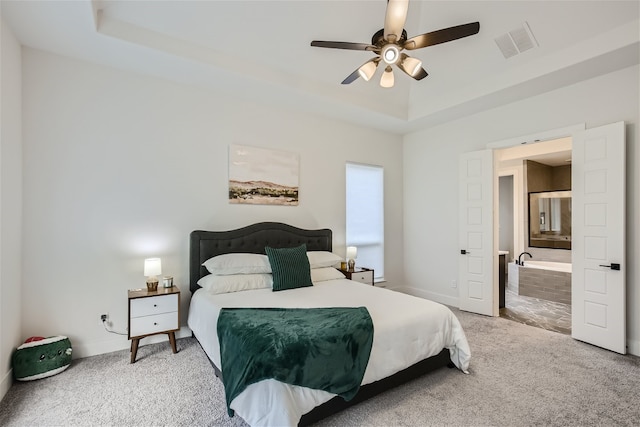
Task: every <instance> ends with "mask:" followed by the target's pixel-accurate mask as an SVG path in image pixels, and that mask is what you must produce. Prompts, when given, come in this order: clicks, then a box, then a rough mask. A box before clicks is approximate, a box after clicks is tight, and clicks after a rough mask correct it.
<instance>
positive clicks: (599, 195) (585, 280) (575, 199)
mask: <svg viewBox="0 0 640 427" xmlns="http://www.w3.org/2000/svg"><path fill="white" fill-rule="evenodd" d="M624 133H625V132H624V123H623V122H620V123H614V124H610V125H607V126H602V127H599V128H595V129H587V130H585V131H581V132H578V133H576V134H574V135H573V165H572V181H573V188H572V191H573V194H572V217H573V218H572V221H573V227H572V228H573V230H572V243H573V244H572V248H573V251H572V263H573V273H572V279H571V294H572V295H571V298H572V304H571V312H572V316H571V318H572V325H571V329H572V336H573V338H575V339H578V340H580V341H585V342H588V343H590V344H594V345H597V346H599V347H603V348H606V349H609V350H612V351H615V352H618V353H622V354H625V353H626V323H625V322H626V315H625V308H626V301H625V286H626V266H625V265H624V262H625V135H624Z"/></svg>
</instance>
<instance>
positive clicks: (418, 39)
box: [404, 22, 480, 50]
mask: <svg viewBox="0 0 640 427" xmlns="http://www.w3.org/2000/svg"><path fill="white" fill-rule="evenodd" d="M478 31H480V23H479V22H472V23H469V24H463V25H457V26H455V27H449V28H443V29H442V30H437V31H432V32H430V33H425V34H421V35H419V36H415V37H411V38H410V39H409V40H407V41H406V42H405V43H404V48H405V49H407V50H413V49H420V48H423V47H427V46H433V45H436V44H440V43H446V42H450V41H453V40H457V39H461V38H463V37H468V36H472V35H474V34H478Z"/></svg>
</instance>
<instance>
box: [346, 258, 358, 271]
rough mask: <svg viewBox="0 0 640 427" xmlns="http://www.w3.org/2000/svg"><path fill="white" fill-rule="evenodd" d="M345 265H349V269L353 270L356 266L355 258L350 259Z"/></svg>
mask: <svg viewBox="0 0 640 427" xmlns="http://www.w3.org/2000/svg"><path fill="white" fill-rule="evenodd" d="M347 265H348V266H349V271H353V269H354V268H355V267H356V260H354V259H350V260H349V262H348V263H347Z"/></svg>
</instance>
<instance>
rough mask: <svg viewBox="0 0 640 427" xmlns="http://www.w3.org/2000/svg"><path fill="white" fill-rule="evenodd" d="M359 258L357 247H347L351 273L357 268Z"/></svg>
mask: <svg viewBox="0 0 640 427" xmlns="http://www.w3.org/2000/svg"><path fill="white" fill-rule="evenodd" d="M357 257H358V248H356V247H355V246H347V266H348V267H349V271H353V269H354V268H355V266H356V258H357Z"/></svg>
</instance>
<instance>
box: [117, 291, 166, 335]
mask: <svg viewBox="0 0 640 427" xmlns="http://www.w3.org/2000/svg"><path fill="white" fill-rule="evenodd" d="M144 299H151V298H144ZM163 299H164V297H163ZM176 329H178V311H177V307H176V311H173V312H171V313H162V314H156V315H153V316H143V317H135V318H133V317H132V318H131V329H130V330H129V335H130V336H131V337H137V336H141V335H149V334H156V333H158V332H166V331H171V330H176Z"/></svg>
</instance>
